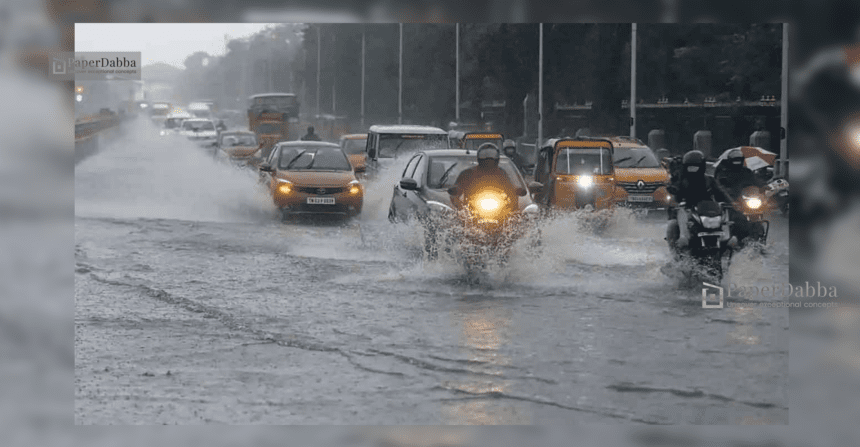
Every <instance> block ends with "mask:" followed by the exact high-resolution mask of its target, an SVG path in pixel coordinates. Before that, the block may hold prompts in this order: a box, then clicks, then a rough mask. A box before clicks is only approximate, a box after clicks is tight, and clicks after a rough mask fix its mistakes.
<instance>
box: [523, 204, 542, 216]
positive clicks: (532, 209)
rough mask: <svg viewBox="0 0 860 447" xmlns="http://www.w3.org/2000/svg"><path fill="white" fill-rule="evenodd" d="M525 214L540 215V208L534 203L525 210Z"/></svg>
mask: <svg viewBox="0 0 860 447" xmlns="http://www.w3.org/2000/svg"><path fill="white" fill-rule="evenodd" d="M523 213H525V214H538V213H540V208H538V206H537V205H536V204H534V203H532V204H530V205H529V206H527V207H525V208H524V209H523Z"/></svg>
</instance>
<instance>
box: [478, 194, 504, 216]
mask: <svg viewBox="0 0 860 447" xmlns="http://www.w3.org/2000/svg"><path fill="white" fill-rule="evenodd" d="M501 206H502V203H501V202H500V201H499V200H498V199H496V198H495V197H484V198H481V199H478V208H479V209H480V210H481V211H484V212H488V213H491V212H493V211H496V210H498V209H499V208H500V207H501Z"/></svg>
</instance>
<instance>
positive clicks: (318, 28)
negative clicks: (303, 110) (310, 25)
mask: <svg viewBox="0 0 860 447" xmlns="http://www.w3.org/2000/svg"><path fill="white" fill-rule="evenodd" d="M321 47H322V41H321V40H320V25H317V115H319V114H320V55H321V52H320V48H321Z"/></svg>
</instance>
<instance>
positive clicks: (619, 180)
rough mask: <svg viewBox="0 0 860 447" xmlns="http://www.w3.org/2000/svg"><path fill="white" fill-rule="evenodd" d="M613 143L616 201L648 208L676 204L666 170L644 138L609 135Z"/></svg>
mask: <svg viewBox="0 0 860 447" xmlns="http://www.w3.org/2000/svg"><path fill="white" fill-rule="evenodd" d="M604 139H605V140H608V141H609V142H610V143H612V161H613V165H614V166H615V182H616V184H617V185H618V186H619V188H617V189H616V195H615V201H616V203H618V204H622V205H625V206H628V207H630V208H633V209H637V210H642V211H645V212H646V213H647V212H650V211H655V210H666V209H668V208H669V207H671V206H673V205H674V200H673V199H672V196H671V194H669V192H668V191H667V190H666V187H667V186H668V185H669V171H667V170H666V169H665V168H664V167H663V166H662V164H661V163H660V160H659V159H657V156H656V155H655V154H654V151H652V150H651V148H649V147H648V146H647V145H646V144H645V143H643V142H642V141H641V140H638V139H636V138H631V137H624V136H616V137H606V138H604Z"/></svg>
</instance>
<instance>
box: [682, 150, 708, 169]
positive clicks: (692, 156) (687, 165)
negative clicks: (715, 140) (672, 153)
mask: <svg viewBox="0 0 860 447" xmlns="http://www.w3.org/2000/svg"><path fill="white" fill-rule="evenodd" d="M682 163H683V164H684V170H685V171H687V172H700V171H701V173H704V171H705V154H703V153H702V151H690V152H687V153H686V154H684V158H683V160H682Z"/></svg>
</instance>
